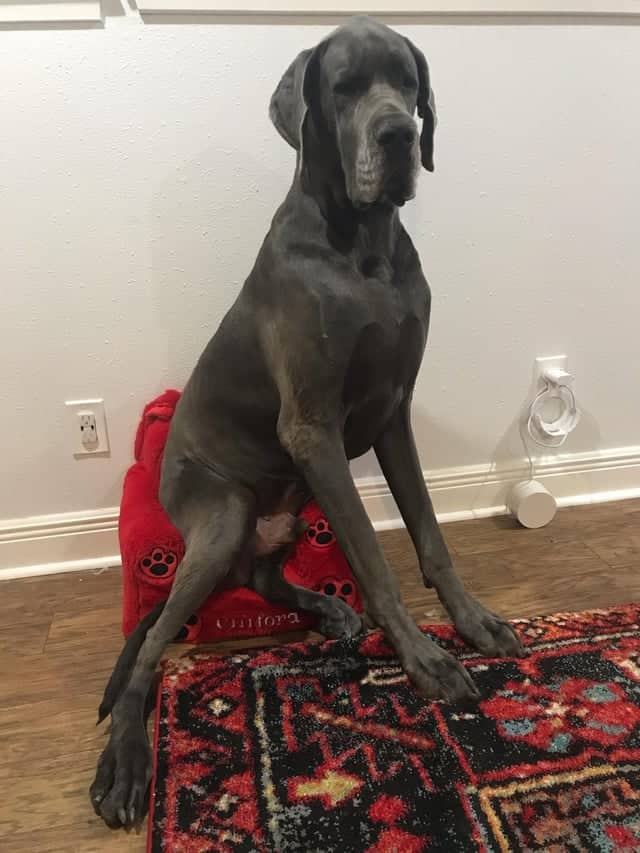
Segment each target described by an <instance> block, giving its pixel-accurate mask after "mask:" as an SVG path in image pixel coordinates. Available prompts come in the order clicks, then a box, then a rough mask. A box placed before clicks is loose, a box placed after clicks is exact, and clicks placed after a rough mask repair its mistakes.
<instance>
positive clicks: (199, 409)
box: [91, 18, 522, 826]
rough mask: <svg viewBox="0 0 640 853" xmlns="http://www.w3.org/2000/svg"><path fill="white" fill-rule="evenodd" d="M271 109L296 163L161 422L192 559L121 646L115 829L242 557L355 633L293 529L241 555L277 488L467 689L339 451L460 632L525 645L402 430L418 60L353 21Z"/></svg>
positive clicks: (441, 670) (426, 666)
mask: <svg viewBox="0 0 640 853" xmlns="http://www.w3.org/2000/svg"><path fill="white" fill-rule="evenodd" d="M416 109H417V112H418V116H420V117H421V118H422V130H421V133H420V136H418V129H417V126H416V123H415V121H414V118H413V115H414V113H415V111H416ZM270 115H271V119H272V121H273V123H274V124H275V126H276V129H277V130H278V131H279V133H280V134H281V136H282V137H284V139H285V140H286V141H287V142H288V143H289V145H291V146H292V147H293V148H294V149H295V150H296V152H297V158H296V163H297V165H296V171H295V176H294V179H293V183H292V185H291V188H290V190H289V192H288V194H287V197H286V199H285V201H284V203H283V204H282V205H281V207H280V208H279V210H278V211H277V212H276V214H275V217H274V219H273V222H272V225H271V228H270V230H269V233H268V235H267V237H266V239H265V241H264V243H263V245H262V248H261V249H260V252H259V254H258V257H257V260H256V263H255V266H254V267H253V270H252V271H251V273H250V275H249V277H248V279H247V281H246V282H245V285H244V287H243V289H242V291H241V293H240V295H239V296H238V298H237V300H236V302H235V303H234V305H233V306H232V308H231V309H230V311H229V312H228V314H227V315H226V316H225V318H224V319H223V320H222V323H221V324H220V327H219V328H218V330H217V332H216V333H215V335H214V336H213V338H212V339H211V341H210V342H209V344H208V345H207V347H206V349H205V351H204V353H203V354H202V356H201V357H200V360H199V361H198V364H197V366H196V368H195V370H194V371H193V374H192V376H191V378H190V379H189V382H188V383H187V386H186V387H185V389H184V393H183V395H182V397H181V399H180V402H179V405H178V407H177V409H176V413H175V416H174V418H173V421H172V424H171V430H170V434H169V438H168V441H167V446H166V450H165V456H164V462H163V470H162V482H161V489H160V497H161V501H162V503H163V505H164V507H165V509H166V510H167V512H168V514H169V516H170V518H171V519H172V520H173V522H174V523H175V525H176V526H177V527H178V529H179V530H180V531H181V533H182V535H183V536H184V540H185V543H186V554H185V557H184V560H183V562H182V564H181V566H180V568H179V570H178V573H177V575H176V580H175V583H174V586H173V589H172V591H171V595H170V597H169V599H168V601H167V602H166V605H165V606H164V607H163V608H158V609H157V612H156V613H155V614H153V615H152V617H150V618H149V619H148V620H147V621H146V622H145V624H144V625H142V626H141V628H140V630H139V631H138V632H137V634H136V641H135V643H133V645H129V646H128V652H127V647H126V646H125V652H127V654H125V653H124V652H123V654H124V655H125V658H126V657H127V655H128V659H127V660H125V662H124V664H119V667H120V668H119V670H118V667H116V670H118V672H119V674H118V676H117V677H116V678H115V680H114V678H113V677H112V681H111V682H110V687H109V688H108V689H107V692H106V693H105V701H104V702H103V706H102V710H101V713H102V715H105V714H106V713H109V712H111V717H112V727H111V732H110V737H109V741H108V745H107V747H106V748H105V750H104V752H103V754H102V756H101V758H100V760H99V763H98V768H97V773H96V778H95V781H94V783H93V785H92V787H91V799H92V802H93V805H94V807H95V809H96V811H97V812H98V814H100V815H101V816H102V817H103V818H104V820H105V821H106V822H107V823H108V824H109V825H113V826H118V825H124V826H127V825H131V824H133V823H135V822H137V821H138V820H139V819H140V817H141V815H142V813H143V810H144V801H145V794H146V791H147V788H148V784H149V779H150V772H151V751H150V748H149V743H148V739H147V734H146V729H145V713H144V709H145V703H146V700H147V695H148V693H149V688H150V685H151V683H152V681H153V679H154V675H155V670H156V666H157V664H158V662H159V659H160V656H161V654H162V652H163V650H164V649H165V647H166V645H167V644H168V643H169V642H170V641H171V640H172V638H173V637H175V635H176V634H177V633H178V631H179V629H180V628H181V627H182V625H183V624H184V622H185V621H186V620H187V619H188V618H189V617H190V616H191V615H192V614H193V612H194V611H195V610H196V609H197V607H198V606H199V605H200V604H201V603H202V602H203V601H204V599H205V598H206V597H207V596H208V595H209V594H210V593H211V592H212V591H213V590H214V589H216V588H219V587H220V585H221V584H223V583H225V581H226V582H229V578H230V577H231V578H233V579H234V580H236V581H237V580H238V579H241V580H242V579H243V578H242V577H241V576H242V571H243V570H242V568H241V567H243V566H244V567H247V566H249V569H248V577H247V578H245V579H244V580H245V582H247V583H249V584H251V585H253V586H254V587H255V588H256V589H259V590H260V591H261V592H262V593H263V594H265V595H267V596H271V597H272V598H274V599H278V600H280V601H285V602H289V603H292V604H295V605H296V606H301V607H304V608H306V609H308V610H310V611H312V612H315V613H317V614H318V615H319V616H320V617H321V620H323V621H322V624H323V625H324V630H326V632H327V633H329V634H330V635H332V636H334V637H335V636H349V635H353V634H355V633H356V632H358V631H359V630H360V628H361V622H360V619H359V617H358V616H357V615H356V614H355V613H354V612H353V611H352V610H351V609H350V608H349V607H348V606H347V605H346V604H345V603H344V602H343V601H341V600H339V599H336V598H328V597H326V596H322V595H321V594H317V593H312V592H309V591H304V590H300V589H297V588H296V587H293V586H291V585H290V584H288V583H287V582H286V581H284V579H283V578H282V575H281V572H280V566H281V558H282V549H281V548H280V547H279V546H280V545H284V546H285V547H286V542H288V541H291V539H292V538H293V534H292V535H291V536H289V535H288V534H285V535H284V536H278V535H275V539H276V540H277V541H276V542H275V546H276V547H274V548H273V549H270V548H269V547H267V548H266V549H263V552H262V556H261V557H260V558H259V559H253V560H252V559H251V557H252V554H253V555H255V552H256V528H257V526H258V527H259V526H260V522H259V519H262V520H263V522H262V524H263V526H264V519H265V518H266V519H267V526H268V519H269V516H270V514H271V513H273V512H274V511H280V510H281V508H282V501H283V497H284V496H285V495H286V496H288V497H287V500H288V501H289V502H290V503H291V500H292V497H291V496H292V495H297V496H298V497H297V498H296V500H297V504H296V506H289V507H288V510H293V515H295V513H296V512H297V511H298V509H299V507H300V505H301V504H302V502H303V501H304V500H305V498H306V496H308V495H309V494H312V495H313V496H314V497H315V498H316V500H317V501H318V502H319V504H320V505H321V506H322V508H323V510H324V512H325V514H326V516H327V518H328V520H329V522H330V524H331V526H332V527H333V530H334V531H335V534H336V536H337V539H338V542H339V543H340V545H341V547H342V549H343V551H344V553H345V555H346V557H347V559H348V561H349V563H350V564H351V567H352V569H353V571H354V574H355V576H356V579H357V582H358V585H359V588H360V590H361V592H362V595H363V599H364V602H365V607H366V612H367V614H368V616H369V618H370V619H371V620H372V622H373V623H374V624H376V625H378V626H379V627H380V628H381V629H382V630H383V631H384V634H385V635H386V637H387V639H388V640H389V642H390V643H391V645H392V646H393V648H394V649H395V651H396V653H397V655H398V658H399V660H400V663H401V664H402V666H403V668H404V670H405V672H406V673H407V675H408V676H409V678H410V679H411V680H412V682H413V683H414V685H415V686H416V688H417V689H418V690H419V691H420V692H421V693H422V694H423V695H424V696H425V697H429V698H444V699H447V700H452V701H454V700H463V699H469V698H477V696H478V693H477V690H476V688H475V686H474V684H473V681H472V679H471V678H470V676H469V675H468V673H467V671H466V670H465V669H464V667H463V666H461V664H460V663H459V662H458V661H457V660H456V659H455V658H454V657H452V656H451V655H450V654H448V653H447V652H445V651H443V650H442V649H441V648H440V647H439V646H437V645H436V644H435V643H433V642H432V641H431V640H430V639H428V638H427V637H425V636H424V635H423V634H422V633H421V632H420V631H419V629H418V628H417V626H416V625H415V624H414V622H413V621H412V620H411V618H410V616H409V614H408V613H407V610H406V609H405V607H404V605H403V603H402V601H401V599H400V595H399V590H398V584H397V581H396V579H395V577H394V574H393V572H392V571H391V569H390V567H389V565H388V564H387V562H386V560H385V558H384V556H383V554H382V551H381V549H380V547H379V545H378V542H377V540H376V536H375V533H374V530H373V527H372V526H371V523H370V521H369V518H368V516H367V514H366V512H365V509H364V507H363V505H362V502H361V500H360V498H359V496H358V492H357V490H356V487H355V485H354V482H353V479H352V477H351V474H350V471H349V463H348V460H349V459H352V458H354V457H357V456H361V455H362V454H363V453H365V452H366V451H367V450H369V448H371V447H373V449H374V451H375V453H376V456H377V458H378V460H379V462H380V465H381V468H382V470H383V472H384V474H385V476H386V479H387V481H388V483H389V486H390V489H391V491H392V493H393V496H394V498H395V500H396V502H397V504H398V507H399V509H400V512H401V514H402V517H403V519H404V521H405V523H406V526H407V529H408V531H409V533H410V535H411V538H412V540H413V543H414V545H415V549H416V552H417V556H418V561H419V565H420V570H421V572H422V576H423V578H424V583H425V584H426V585H427V586H433V587H435V589H436V591H437V593H438V595H439V597H440V599H441V601H442V603H443V605H444V607H445V608H446V610H447V612H448V613H449V615H450V616H451V619H452V621H453V622H454V624H455V626H456V628H457V629H458V631H459V633H460V634H461V635H462V636H463V637H464V638H465V639H466V640H467V641H468V642H469V643H471V644H472V645H473V646H475V647H476V648H477V649H479V650H480V651H481V652H482V653H483V654H485V655H491V656H502V655H520V654H522V646H521V644H520V641H519V640H518V638H517V636H516V635H515V634H514V632H513V631H512V630H511V628H510V627H509V626H508V625H507V624H506V623H505V622H504V621H503V620H501V619H500V618H498V617H497V616H495V615H494V614H493V613H491V612H489V611H488V610H486V609H485V608H484V607H483V606H482V605H481V604H479V603H478V602H477V601H475V600H474V599H473V598H472V597H471V596H470V595H469V594H468V593H467V592H466V591H465V590H464V588H463V586H462V584H461V582H460V580H459V578H458V577H457V575H456V574H455V572H454V569H453V567H452V563H451V559H450V557H449V554H448V551H447V548H446V545H445V543H444V541H443V538H442V535H441V532H440V529H439V527H438V523H437V521H436V518H435V515H434V511H433V507H432V504H431V500H430V498H429V494H428V492H427V489H426V487H425V484H424V479H423V476H422V473H421V467H420V464H419V460H418V455H417V452H416V448H415V443H414V439H413V435H412V429H411V421H410V405H411V397H412V392H413V388H414V383H415V380H416V375H417V373H418V370H419V367H420V363H421V360H422V355H423V352H424V349H425V344H426V340H427V330H428V324H429V314H430V291H429V287H428V285H427V282H426V280H425V278H424V275H423V273H422V269H421V266H420V261H419V259H418V255H417V252H416V250H415V248H414V246H413V244H412V242H411V240H410V238H409V236H408V234H407V232H406V231H405V229H404V227H403V226H402V224H401V222H400V218H399V216H398V207H400V206H402V205H403V204H404V203H405V201H407V200H408V199H410V198H412V197H413V195H414V193H415V188H416V180H417V175H418V172H419V168H420V162H422V165H423V166H424V168H425V169H427V170H428V171H433V136H434V129H435V124H436V115H435V106H434V98H433V93H432V90H431V86H430V82H429V70H428V67H427V63H426V61H425V58H424V56H423V54H422V53H421V52H420V50H418V49H417V48H416V47H415V45H413V44H412V43H411V42H410V41H409V40H408V39H406V38H403V37H402V36H400V35H398V34H397V33H396V32H394V31H393V30H391V29H389V28H388V27H386V26H383V25H382V24H380V23H377V22H375V21H373V20H371V19H369V18H356V19H354V20H351V21H350V22H348V23H347V24H345V25H344V26H342V27H340V28H339V29H337V30H335V31H334V32H333V33H332V34H331V35H329V36H328V37H327V38H325V39H324V40H323V41H322V42H320V44H318V45H317V46H316V47H315V48H313V49H311V50H304V51H303V52H302V53H301V54H300V55H299V56H298V57H297V58H296V59H295V60H294V62H293V63H292V64H291V65H290V66H289V68H288V69H287V70H286V72H285V73H284V76H283V77H282V80H281V81H280V83H279V85H278V87H277V89H276V91H275V93H274V95H273V97H272V100H271V109H270ZM265 553H266V554H267V556H265ZM269 553H270V556H268V554H269ZM155 620H157V621H155ZM154 621H155V624H154ZM132 650H133V651H132Z"/></svg>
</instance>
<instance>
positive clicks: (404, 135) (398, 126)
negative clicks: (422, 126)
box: [376, 113, 417, 149]
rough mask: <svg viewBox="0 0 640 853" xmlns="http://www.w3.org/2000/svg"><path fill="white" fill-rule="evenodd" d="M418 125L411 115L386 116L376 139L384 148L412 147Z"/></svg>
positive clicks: (378, 129)
mask: <svg viewBox="0 0 640 853" xmlns="http://www.w3.org/2000/svg"><path fill="white" fill-rule="evenodd" d="M416 135H417V132H416V126H415V124H414V123H413V121H412V120H411V117H410V116H405V115H402V113H399V114H398V115H393V116H386V117H385V118H384V119H383V120H382V121H381V122H380V124H379V126H378V128H377V132H376V141H377V142H378V144H379V145H382V147H383V148H388V149H402V148H405V149H406V148H410V147H411V146H412V145H413V143H414V142H415V140H416Z"/></svg>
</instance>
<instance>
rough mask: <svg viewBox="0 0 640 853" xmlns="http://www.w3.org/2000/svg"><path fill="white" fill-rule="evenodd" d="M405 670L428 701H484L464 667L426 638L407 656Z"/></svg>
mask: <svg viewBox="0 0 640 853" xmlns="http://www.w3.org/2000/svg"><path fill="white" fill-rule="evenodd" d="M402 666H403V669H404V670H405V672H406V673H407V675H408V677H409V679H410V680H411V681H412V682H413V684H414V686H415V687H416V689H417V690H418V692H419V693H420V694H421V695H422V696H424V698H425V699H444V700H446V701H447V702H468V701H473V702H475V701H477V700H478V699H479V698H480V693H479V692H478V688H477V687H476V685H475V684H474V681H473V679H472V678H471V676H470V675H469V673H468V672H467V670H466V669H465V668H464V666H462V664H461V663H460V662H459V661H458V660H456V659H455V658H454V657H453V655H450V654H449V653H448V652H445V651H443V650H442V649H441V648H440V647H439V646H437V645H436V644H435V643H433V642H432V641H431V640H429V639H428V638H427V637H422V638H421V639H420V640H419V641H418V642H416V644H415V645H414V646H413V648H412V649H411V651H410V653H409V654H408V655H406V656H403V660H402Z"/></svg>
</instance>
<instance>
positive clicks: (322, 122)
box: [269, 18, 436, 208]
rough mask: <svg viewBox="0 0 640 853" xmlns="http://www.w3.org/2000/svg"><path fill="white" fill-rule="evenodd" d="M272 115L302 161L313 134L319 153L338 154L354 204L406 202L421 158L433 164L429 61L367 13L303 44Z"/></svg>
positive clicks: (276, 97) (433, 121)
mask: <svg viewBox="0 0 640 853" xmlns="http://www.w3.org/2000/svg"><path fill="white" fill-rule="evenodd" d="M416 108H417V111H418V115H419V116H420V117H421V118H422V132H421V133H420V138H419V139H418V128H417V126H416V123H415V121H414V118H413V115H414V113H415V111H416ZM269 114H270V116H271V120H272V121H273V123H274V125H275V126H276V128H277V130H278V132H279V133H280V135H281V136H282V137H283V138H284V139H285V140H286V141H287V142H288V143H289V144H290V145H291V146H293V148H295V149H296V150H297V151H298V152H299V157H300V166H301V168H304V158H305V143H306V142H307V144H308V143H309V141H310V135H313V137H314V138H315V139H316V140H317V141H319V144H317V145H316V146H315V154H314V156H317V154H318V152H319V153H320V156H325V157H326V158H334V159H335V158H337V159H338V161H339V163H340V166H341V167H342V172H343V174H344V182H345V188H346V193H347V196H348V198H349V200H350V202H351V203H352V204H353V205H354V207H357V208H365V207H368V206H370V205H372V204H375V203H376V202H378V201H380V200H382V199H389V200H390V201H392V202H393V203H394V204H396V205H401V204H404V202H405V201H406V200H407V199H410V198H412V197H413V196H414V194H415V185H416V178H417V173H418V170H419V168H420V161H422V165H423V166H424V168H425V169H428V170H429V171H430V172H432V171H433V133H434V130H435V125H436V112H435V103H434V98H433V92H432V90H431V86H430V83H429V69H428V66H427V62H426V60H425V58H424V56H423V54H422V53H421V52H420V51H419V50H418V49H417V48H416V47H415V45H413V44H412V43H411V42H410V41H409V40H408V39H406V38H403V37H402V36H400V35H398V33H396V32H394V31H393V30H391V29H389V27H386V26H384V25H383V24H380V23H378V22H376V21H374V20H372V19H370V18H354V19H353V20H351V21H349V22H348V23H347V24H345V25H344V26H342V27H340V28H339V29H337V30H335V31H334V32H333V33H332V34H331V35H330V36H329V37H328V38H326V39H325V40H324V41H322V42H320V44H319V45H318V46H317V47H315V48H313V49H312V50H304V51H302V53H300V54H299V55H298V57H297V58H296V59H295V60H294V61H293V62H292V63H291V65H290V66H289V68H288V69H287V70H286V71H285V73H284V76H283V77H282V80H281V81H280V83H279V84H278V88H277V89H276V91H275V92H274V94H273V97H272V98H271V105H270V110H269ZM323 152H324V153H323Z"/></svg>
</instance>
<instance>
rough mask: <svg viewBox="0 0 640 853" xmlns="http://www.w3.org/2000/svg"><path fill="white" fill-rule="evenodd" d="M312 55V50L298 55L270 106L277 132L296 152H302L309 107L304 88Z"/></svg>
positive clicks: (271, 116) (285, 73) (271, 117)
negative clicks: (301, 146)
mask: <svg viewBox="0 0 640 853" xmlns="http://www.w3.org/2000/svg"><path fill="white" fill-rule="evenodd" d="M312 53H313V49H311V48H310V49H308V50H303V51H302V53H299V54H298V56H297V57H296V58H295V59H294V60H293V62H292V63H291V65H290V66H289V67H288V68H287V70H286V71H285V72H284V74H283V75H282V79H281V80H280V82H279V83H278V87H277V88H276V90H275V92H274V93H273V95H272V96H271V103H270V104H269V117H270V119H271V121H272V122H273V124H274V126H275V128H276V130H277V131H278V133H279V134H280V136H281V137H282V138H283V139H284V140H285V141H286V142H288V143H289V145H290V146H291V147H292V148H295V149H296V151H299V150H300V132H301V126H302V120H303V118H304V114H305V112H306V106H307V105H306V102H305V98H304V94H303V87H304V83H305V77H306V71H307V65H308V63H309V59H310V57H311V55H312Z"/></svg>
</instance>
